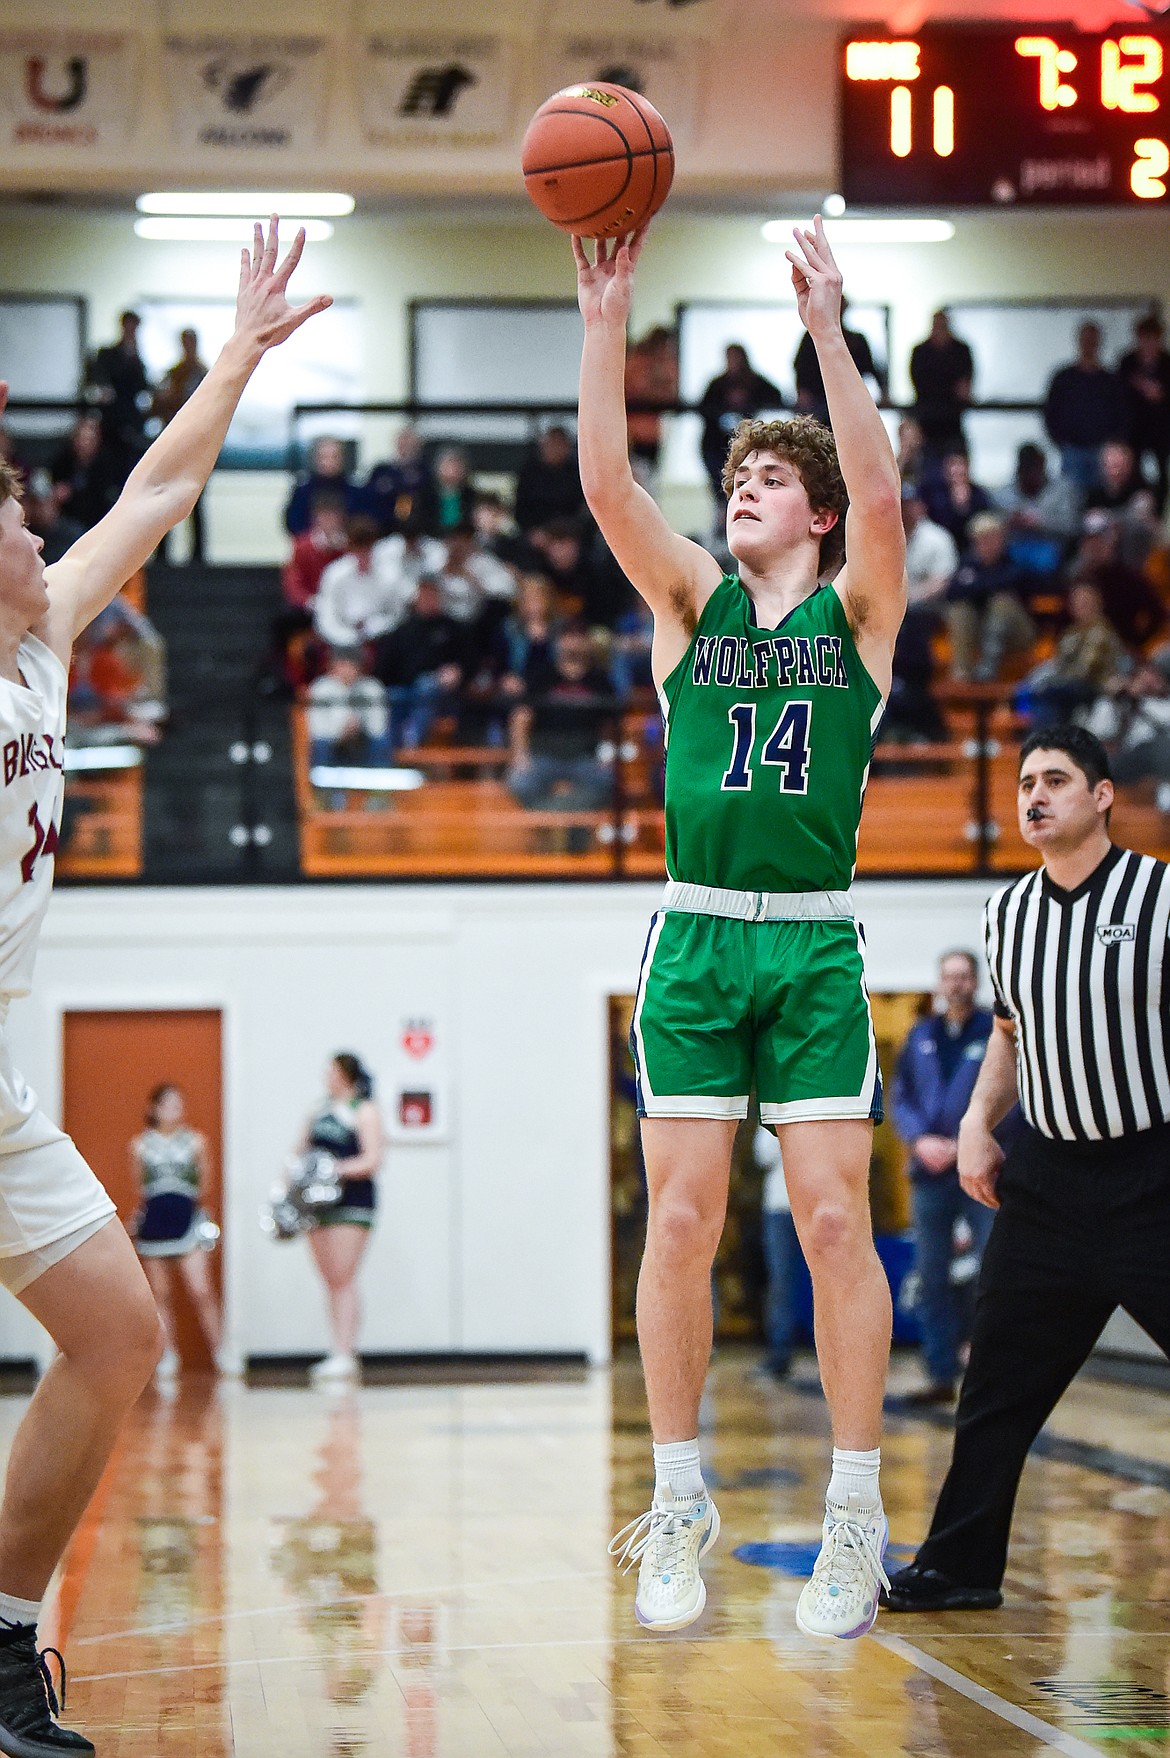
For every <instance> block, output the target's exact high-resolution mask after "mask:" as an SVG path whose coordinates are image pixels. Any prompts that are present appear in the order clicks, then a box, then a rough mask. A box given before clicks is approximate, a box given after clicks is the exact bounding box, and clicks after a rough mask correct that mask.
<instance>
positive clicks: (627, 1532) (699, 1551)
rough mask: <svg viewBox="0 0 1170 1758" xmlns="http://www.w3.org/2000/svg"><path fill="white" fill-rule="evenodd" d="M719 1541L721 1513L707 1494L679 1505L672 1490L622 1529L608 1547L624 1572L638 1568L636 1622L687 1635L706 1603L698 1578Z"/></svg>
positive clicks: (704, 1590)
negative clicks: (703, 1559) (702, 1560)
mask: <svg viewBox="0 0 1170 1758" xmlns="http://www.w3.org/2000/svg"><path fill="white" fill-rule="evenodd" d="M718 1537H719V1510H718V1509H717V1508H716V1506H715V1503H714V1502H713V1501H712V1500H711V1497H710V1496H709V1495H707V1494H705V1493H704V1494H703V1495H701V1496H699V1497H698V1498H697V1499H695V1500H692V1501H685V1502H676V1501H675V1499H674V1496H673V1493H672V1492H671V1491H670V1490H669V1489H668V1490H666V1491H665V1492H664V1494H663V1495H662V1496H661V1497H658V1496H656V1497H655V1499H654V1504H653V1506H652V1507H651V1508H650V1509H649V1511H648V1512H647V1513H645V1514H640V1515H639V1516H638V1518H637V1519H636V1520H631V1521H630V1523H629V1525H628V1526H623V1527H622V1530H621V1531H620V1532H619V1533H618V1535H617V1537H616V1538H614V1539H613V1540H612V1542H611V1543H610V1547H609V1554H610V1556H611V1557H616V1558H617V1560H618V1562H619V1563H620V1564H621V1565H622V1568H623V1571H624V1570H627V1569H632V1568H633V1566H634V1564H635V1563H637V1565H638V1591H637V1593H636V1594H635V1595H634V1616H635V1617H636V1618H637V1620H638V1622H639V1623H640V1624H644V1625H645V1626H646V1628H647V1629H648V1630H683V1629H685V1628H686V1626H687V1625H688V1624H693V1623H694V1621H695V1619H696V1618H697V1617H699V1616H700V1615H701V1613H702V1610H703V1607H704V1606H705V1605H706V1603H707V1589H706V1587H705V1586H704V1585H703V1577H702V1576H701V1575H700V1573H699V1559H700V1558H701V1557H704V1556H705V1555H706V1554H707V1552H708V1551H709V1550H710V1549H711V1546H712V1545H713V1544H714V1543H715V1540H716V1539H717V1538H718Z"/></svg>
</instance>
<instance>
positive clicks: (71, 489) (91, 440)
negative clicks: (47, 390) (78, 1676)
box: [49, 414, 120, 531]
mask: <svg viewBox="0 0 1170 1758" xmlns="http://www.w3.org/2000/svg"><path fill="white" fill-rule="evenodd" d="M49 475H50V476H51V477H52V479H53V488H54V492H55V494H56V496H57V500H58V501H59V503H60V506H61V511H62V512H63V513H67V514H68V516H69V517H70V518H71V519H75V520H76V521H77V523H78V524H79V525H80V526H81V528H82V530H83V531H89V530H90V529H91V528H92V527H93V526H94V525H96V524H97V522H98V520H99V519H104V518H105V516H106V514H107V513H108V512H109V510H110V508H111V507H112V506H113V504H114V502H115V501H116V500H117V498H118V494H119V490H120V483H119V481H118V470H117V466H116V464H115V462H114V460H113V459H112V458H111V456H110V453H109V451H108V450H107V448H106V446H105V443H104V441H103V438H102V423H101V416H100V415H96V414H94V415H82V416H80V417H79V418H78V420H77V421H75V422H74V424H73V428H72V430H71V432H70V434H69V437H68V439H66V441H65V443H64V445H63V446H61V447H60V448H59V450H58V451H56V452H55V453H54V454H53V457H52V458H51V459H50V462H49Z"/></svg>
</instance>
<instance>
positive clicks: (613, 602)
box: [270, 425, 657, 839]
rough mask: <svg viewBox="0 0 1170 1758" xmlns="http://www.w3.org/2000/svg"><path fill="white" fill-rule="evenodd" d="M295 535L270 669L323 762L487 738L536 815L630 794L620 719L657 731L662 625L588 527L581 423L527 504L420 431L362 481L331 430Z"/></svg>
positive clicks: (530, 471) (546, 457)
mask: <svg viewBox="0 0 1170 1758" xmlns="http://www.w3.org/2000/svg"><path fill="white" fill-rule="evenodd" d="M286 525H287V527H288V530H289V533H290V536H291V537H292V553H291V555H290V557H289V560H288V562H287V563H286V565H285V568H284V573H283V586H284V604H283V607H282V610H281V613H280V615H279V617H278V618H277V620H276V623H275V625H274V628H273V654H272V660H271V666H270V671H271V677H272V680H273V682H274V684H275V685H277V686H280V685H283V686H284V687H286V688H288V689H289V690H290V691H292V692H299V693H301V694H302V695H303V696H304V698H305V700H306V703H307V711H308V725H309V738H310V748H311V755H312V761H313V764H314V766H317V767H324V766H328V765H331V764H337V763H345V764H353V763H359V764H362V765H364V766H367V767H368V766H377V765H381V764H386V763H389V762H391V761H392V760H393V758H394V757H395V755H399V756H401V755H403V754H409V753H410V752H411V751H412V750H416V749H417V748H418V747H419V746H420V745H425V744H428V743H430V742H433V741H435V740H437V739H441V740H443V741H445V742H446V743H447V744H448V745H449V746H451V747H452V748H453V749H459V750H462V749H465V748H466V747H467V746H469V745H470V746H474V747H476V748H477V749H481V750H482V749H483V748H484V747H488V748H491V749H494V750H497V751H498V752H499V755H500V763H501V767H502V769H503V772H504V774H505V778H506V781H507V785H508V787H509V788H510V790H511V792H512V793H513V795H514V797H515V798H516V799H517V800H518V801H519V802H520V803H521V804H522V805H524V806H525V807H526V808H528V809H531V810H539V809H550V810H557V811H568V812H577V813H581V812H590V811H595V810H600V809H602V808H603V807H604V806H605V804H606V802H607V801H608V800H609V798H610V797H611V792H612V769H611V763H612V758H608V759H607V758H606V756H605V754H604V753H605V752H606V750H610V751H612V749H613V745H614V731H615V725H616V718H617V717H618V716H619V715H620V714H621V712H622V711H624V710H625V709H627V708H628V709H630V710H631V711H633V712H635V713H637V712H643V713H644V714H645V716H646V721H647V725H648V726H651V725H653V727H654V735H653V736H654V737H657V710H656V707H655V697H654V691H653V686H652V683H651V680H650V670H649V650H650V628H649V623H648V619H647V618H646V616H645V614H644V611H643V610H642V609H641V606H640V601H638V600H637V598H636V596H635V594H634V593H633V591H632V589H631V588H630V586H629V585H628V583H627V582H626V580H625V579H624V577H623V575H622V574H621V572H620V570H619V569H618V567H617V565H616V563H615V562H614V560H613V558H612V556H611V555H610V554H609V552H608V550H607V549H606V548H605V545H604V544H603V542H602V540H601V538H600V536H599V534H598V532H597V530H596V527H595V526H594V524H593V522H592V520H591V519H590V518H589V515H588V512H587V510H586V507H585V501H584V495H583V493H582V490H581V479H580V474H579V472H578V468H577V460H576V450H575V445H574V442H573V439H572V436H571V435H570V434H569V433H568V431H567V430H566V429H565V428H563V427H561V426H558V425H552V426H550V427H548V428H546V429H545V430H544V431H543V432H542V433H541V434H540V435H539V437H538V438H537V439H536V441H535V442H534V443H533V445H532V447H531V448H530V450H529V453H528V455H527V456H526V457H524V459H523V460H522V461H521V463H520V467H519V469H518V471H517V473H516V477H515V492H514V498H513V499H512V502H511V504H509V502H508V501H507V500H505V499H504V497H503V496H502V495H500V494H499V493H497V492H495V491H494V490H491V491H480V490H478V489H477V488H476V487H475V486H474V484H473V480H472V473H471V470H470V467H469V462H468V459H467V457H466V455H465V453H464V452H463V451H462V450H461V449H459V448H458V447H454V446H446V447H443V448H441V449H440V450H438V451H437V452H436V453H435V454H434V455H433V456H429V455H428V454H427V453H426V451H425V449H424V447H423V446H422V444H421V443H420V441H419V438H418V436H417V434H416V433H415V431H414V430H413V429H412V428H409V427H406V428H404V429H403V430H402V432H401V433H400V435H399V436H398V439H397V441H396V444H395V448H394V456H393V457H392V458H391V459H390V460H389V461H387V462H385V463H379V464H376V465H375V466H374V467H373V468H372V469H371V470H370V471H369V472H368V473H367V474H366V475H365V477H364V479H362V480H359V479H358V477H357V476H356V475H355V474H354V473H353V472H352V471H351V470H349V469H348V468H347V460H346V453H345V448H344V446H343V445H342V444H341V443H340V442H339V441H337V440H335V439H332V438H322V439H319V440H317V442H316V443H315V445H314V447H313V451H312V456H311V459H310V463H309V468H308V470H307V471H306V472H305V474H304V476H303V477H302V478H300V479H299V480H298V481H297V482H296V484H295V485H294V487H293V491H292V494H291V497H290V499H289V503H288V507H287V509H286ZM599 751H600V752H601V753H602V755H600V756H599V754H598V753H599ZM407 760H408V758H407ZM569 834H570V839H573V838H578V839H580V838H581V837H582V836H584V835H585V834H586V833H585V832H583V831H581V830H580V828H579V827H578V828H576V829H572V830H570V832H569Z"/></svg>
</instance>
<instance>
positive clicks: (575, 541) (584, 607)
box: [530, 519, 600, 622]
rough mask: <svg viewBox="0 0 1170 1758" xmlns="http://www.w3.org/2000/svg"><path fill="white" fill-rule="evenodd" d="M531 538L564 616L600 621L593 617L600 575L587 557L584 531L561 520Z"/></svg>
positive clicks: (542, 569) (568, 521)
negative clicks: (583, 540)
mask: <svg viewBox="0 0 1170 1758" xmlns="http://www.w3.org/2000/svg"><path fill="white" fill-rule="evenodd" d="M530 535H531V538H532V545H533V548H534V549H535V550H536V551H537V552H538V553H539V556H540V567H541V571H542V572H543V573H546V574H547V575H548V576H549V578H550V579H551V581H552V583H553V587H554V589H555V591H556V594H557V599H558V609H559V610H560V612H561V614H562V615H564V616H570V617H580V616H583V617H584V618H585V620H586V621H587V622H593V621H594V620H600V619H595V617H594V614H593V610H594V601H595V599H596V598H597V595H598V594H597V578H596V573H595V570H594V569H593V568H592V566H591V565H590V562H589V557H588V555H587V554H586V553H585V548H584V544H583V542H582V537H581V530H580V527H579V526H577V525H574V524H573V523H572V522H571V521H570V520H567V519H557V520H555V521H554V522H553V523H552V524H551V525H538V526H537V528H536V530H535V531H533V532H531V533H530Z"/></svg>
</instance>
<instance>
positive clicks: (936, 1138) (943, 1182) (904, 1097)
mask: <svg viewBox="0 0 1170 1758" xmlns="http://www.w3.org/2000/svg"><path fill="white" fill-rule="evenodd" d="M978 988H979V967H978V965H977V964H976V961H975V956H974V954H973V953H970V952H948V953H947V954H946V955H945V957H944V958H943V959H942V961H941V962H940V964H939V972H938V992H937V996H936V1001H935V1011H934V1012H933V1013H932V1014H931V1015H930V1017H929V1018H927V1019H921V1020H919V1021H918V1022H917V1024H916V1025H914V1026H912V1027H911V1029H910V1033H909V1036H908V1037H907V1039H906V1042H905V1043H904V1044H903V1046H902V1051H901V1054H900V1056H899V1057H898V1068H897V1072H896V1074H895V1076H894V1090H893V1095H892V1100H893V1102H892V1106H891V1110H892V1113H893V1120H894V1127H895V1128H896V1129H897V1131H898V1134H899V1135H900V1136H901V1137H902V1139H903V1141H904V1142H905V1143H906V1145H907V1146H908V1147H909V1149H910V1180H911V1187H912V1192H913V1202H914V1247H915V1250H914V1268H915V1271H916V1274H917V1277H918V1288H919V1293H918V1305H917V1315H918V1322H919V1330H920V1332H921V1338H922V1353H923V1356H924V1358H925V1362H926V1372H927V1383H926V1385H925V1386H923V1387H922V1389H921V1390H920V1391H917V1392H911V1393H910V1395H909V1397H908V1398H907V1399H906V1403H908V1404H910V1405H915V1406H924V1405H929V1404H953V1403H954V1400H955V1388H956V1383H957V1381H958V1378H959V1345H960V1343H961V1342H962V1341H963V1339H962V1336H961V1330H962V1310H963V1296H962V1292H961V1290H960V1289H959V1288H957V1287H956V1286H955V1285H954V1284H953V1283H952V1281H951V1260H952V1256H953V1240H954V1232H955V1223H956V1222H957V1221H959V1220H963V1221H965V1222H966V1224H967V1227H968V1229H969V1230H970V1232H971V1235H972V1240H973V1244H972V1250H973V1251H974V1252H975V1253H976V1254H977V1255H978V1256H979V1257H982V1255H983V1248H984V1246H985V1245H986V1243H987V1237H988V1234H989V1233H990V1232H991V1223H992V1221H993V1220H994V1218H995V1217H994V1211H993V1210H991V1209H987V1208H984V1207H983V1206H982V1204H980V1203H977V1202H976V1201H975V1200H974V1198H973V1197H969V1196H967V1195H966V1194H965V1192H964V1191H963V1189H962V1186H961V1185H960V1183H959V1174H958V1170H957V1167H956V1159H957V1155H958V1135H959V1123H960V1121H961V1119H962V1116H963V1113H964V1112H965V1111H966V1109H967V1105H968V1103H969V1101H970V1098H971V1093H972V1090H973V1088H974V1086H975V1081H976V1077H977V1076H978V1074H979V1068H980V1065H981V1063H982V1061H983V1057H984V1053H985V1051H986V1049H987V1040H988V1038H989V1036H990V1035H991V1029H992V1018H991V1013H990V1012H989V1011H988V1009H986V1008H983V1007H976V1005H975V996H976V993H977V991H978Z"/></svg>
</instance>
